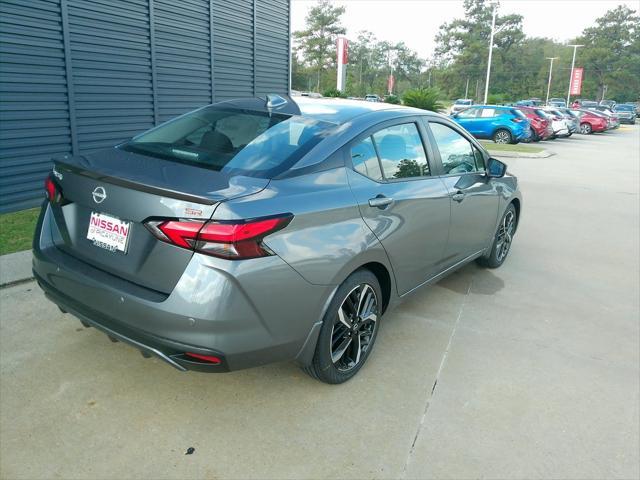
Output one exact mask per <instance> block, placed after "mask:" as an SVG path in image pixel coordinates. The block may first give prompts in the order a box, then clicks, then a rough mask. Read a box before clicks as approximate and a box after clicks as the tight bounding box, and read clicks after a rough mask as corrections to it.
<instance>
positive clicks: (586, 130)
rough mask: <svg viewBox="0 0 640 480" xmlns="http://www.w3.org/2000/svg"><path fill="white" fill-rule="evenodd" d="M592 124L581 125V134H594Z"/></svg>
mask: <svg viewBox="0 0 640 480" xmlns="http://www.w3.org/2000/svg"><path fill="white" fill-rule="evenodd" d="M592 131H593V130H592V128H591V124H589V123H586V122H585V123H581V124H580V133H581V134H583V135H589V134H590V133H591V132H592Z"/></svg>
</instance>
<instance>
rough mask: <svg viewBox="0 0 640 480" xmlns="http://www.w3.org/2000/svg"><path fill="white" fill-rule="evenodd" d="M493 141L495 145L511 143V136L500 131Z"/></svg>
mask: <svg viewBox="0 0 640 480" xmlns="http://www.w3.org/2000/svg"><path fill="white" fill-rule="evenodd" d="M494 141H495V142H496V143H509V142H510V141H511V136H510V135H509V133H508V132H505V131H503V130H501V131H499V132H498V133H496V135H495V138H494Z"/></svg>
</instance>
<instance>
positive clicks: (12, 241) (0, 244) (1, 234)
mask: <svg viewBox="0 0 640 480" xmlns="http://www.w3.org/2000/svg"><path fill="white" fill-rule="evenodd" d="M39 213H40V209H39V208H32V209H31V210H23V211H21V212H14V213H4V214H2V215H0V255H6V254H7V253H13V252H19V251H21V250H29V249H30V248H31V241H32V240H33V231H34V230H35V228H36V222H37V220H38V214H39Z"/></svg>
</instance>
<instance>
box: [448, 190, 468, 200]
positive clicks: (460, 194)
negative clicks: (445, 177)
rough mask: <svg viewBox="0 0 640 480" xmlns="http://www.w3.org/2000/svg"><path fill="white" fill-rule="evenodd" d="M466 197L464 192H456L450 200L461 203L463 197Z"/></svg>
mask: <svg viewBox="0 0 640 480" xmlns="http://www.w3.org/2000/svg"><path fill="white" fill-rule="evenodd" d="M466 196H467V195H466V194H465V193H464V192H461V191H459V190H458V191H457V192H456V193H454V194H453V195H451V198H452V199H453V200H455V201H456V202H461V201H462V200H464V197H466Z"/></svg>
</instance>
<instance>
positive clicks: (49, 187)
mask: <svg viewBox="0 0 640 480" xmlns="http://www.w3.org/2000/svg"><path fill="white" fill-rule="evenodd" d="M44 190H45V194H46V195H47V200H49V201H50V202H53V201H55V200H56V196H57V194H58V189H57V188H56V184H55V182H54V181H53V179H52V178H51V177H50V176H47V178H45V180H44Z"/></svg>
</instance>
